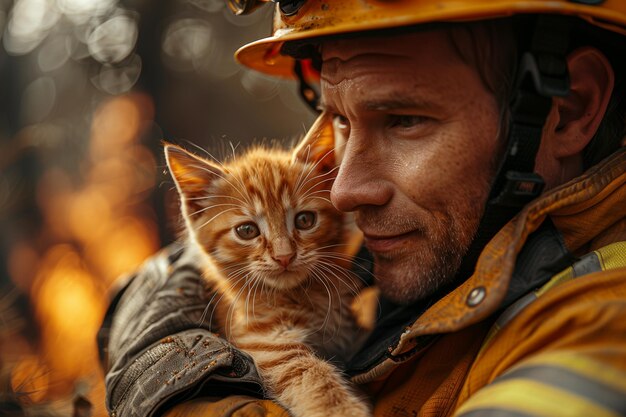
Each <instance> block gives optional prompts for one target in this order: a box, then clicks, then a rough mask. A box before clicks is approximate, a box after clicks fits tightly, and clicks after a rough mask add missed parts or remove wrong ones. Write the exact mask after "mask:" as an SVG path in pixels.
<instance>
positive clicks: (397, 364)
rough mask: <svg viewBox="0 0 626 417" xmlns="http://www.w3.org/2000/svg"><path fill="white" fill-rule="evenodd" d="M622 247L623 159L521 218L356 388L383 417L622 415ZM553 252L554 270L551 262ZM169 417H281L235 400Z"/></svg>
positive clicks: (546, 198) (625, 324) (625, 315)
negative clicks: (369, 399)
mask: <svg viewBox="0 0 626 417" xmlns="http://www.w3.org/2000/svg"><path fill="white" fill-rule="evenodd" d="M546 225H549V226H550V227H547V228H546ZM542 228H546V229H545V235H546V236H549V237H550V238H549V239H547V240H542V239H543V238H542V237H541V233H542V232H541V231H542V230H543V229H542ZM625 241H626V149H624V148H622V149H621V150H620V151H618V152H617V153H615V154H613V155H612V156H611V157H610V158H608V159H607V160H606V161H604V162H603V163H601V164H599V165H596V166H594V167H593V168H591V169H590V170H589V171H588V172H586V173H585V174H584V175H582V176H581V177H579V178H576V179H575V180H573V181H571V182H569V183H567V184H564V185H562V186H560V187H558V188H556V189H553V190H550V191H549V192H548V193H546V194H544V195H543V196H542V197H541V198H539V199H537V200H535V201H534V202H532V203H531V204H530V205H528V206H527V207H525V208H524V209H523V210H522V212H521V213H520V214H519V215H518V216H516V217H515V218H514V219H513V220H512V221H511V222H509V223H508V224H507V225H506V226H505V227H504V228H503V229H502V230H501V231H500V232H498V234H497V235H496V236H495V237H494V238H493V239H492V240H491V242H490V243H489V244H488V245H487V246H486V248H485V249H484V251H483V252H482V254H481V256H480V258H479V260H478V263H477V265H476V269H475V273H474V274H473V275H472V276H471V277H470V278H469V279H468V280H467V281H466V282H464V283H463V284H461V285H460V286H459V287H458V288H457V289H455V290H454V291H453V292H451V293H450V294H448V295H447V296H445V297H443V298H442V299H440V300H439V301H438V302H437V303H435V304H434V305H432V306H431V307H430V308H428V309H427V310H426V311H425V312H424V313H423V314H422V315H421V316H420V317H419V318H418V319H417V320H416V321H415V322H414V323H413V324H412V325H411V326H409V327H407V328H406V329H405V331H404V333H402V335H401V337H400V338H399V340H398V341H397V343H395V344H393V345H392V346H389V349H388V354H387V356H386V358H384V359H383V360H382V361H379V363H377V364H375V365H374V366H373V367H371V368H370V369H368V370H366V371H364V372H361V373H359V374H357V375H355V376H354V377H353V380H354V381H355V382H357V383H359V384H361V385H362V387H363V389H364V390H365V391H366V392H367V393H368V394H369V395H370V397H371V400H372V402H373V404H374V414H375V416H380V417H382V416H449V415H457V416H464V417H470V416H555V415H562V416H594V417H600V416H619V415H626V268H625V267H626V242H625ZM545 242H552V243H548V244H547V246H545V247H544V246H542V245H544V243H545ZM554 242H556V247H557V249H556V252H555V251H554V248H555V246H554V244H555V243H554ZM550 244H552V245H553V246H552V247H550ZM559 248H560V249H559ZM559 250H562V253H561V254H562V255H563V256H562V257H561V259H560V260H558V259H556V258H555V259H550V257H552V256H553V254H554V253H558V251H559ZM563 259H567V260H569V264H570V266H567V267H564V266H563V265H560V264H559V262H562V261H563ZM553 261H554V262H553ZM557 261H559V262H557ZM537 265H538V266H537ZM556 267H559V268H560V269H559V270H554V268H556ZM551 268H552V270H551ZM542 275H543V276H546V277H547V278H546V279H542V280H539V281H538V280H537V279H536V278H537V277H539V276H542ZM166 415H167V416H169V417H174V416H199V415H202V416H217V415H233V416H260V415H268V416H270V415H271V416H275V415H286V413H285V412H284V411H283V410H282V409H280V407H278V406H276V405H275V404H273V403H271V402H270V401H260V400H254V399H252V398H249V397H242V396H233V397H228V398H226V399H221V400H215V399H196V400H193V401H191V402H186V403H183V404H179V405H178V406H176V407H175V408H173V409H172V410H170V411H169V412H168V413H167V414H166Z"/></svg>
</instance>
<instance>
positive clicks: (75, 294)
mask: <svg viewBox="0 0 626 417" xmlns="http://www.w3.org/2000/svg"><path fill="white" fill-rule="evenodd" d="M95 282H96V280H95V278H94V277H93V276H92V275H91V274H90V273H89V272H88V271H87V270H86V268H85V266H84V265H83V262H82V261H81V259H80V257H79V255H78V253H76V252H75V251H74V249H73V248H72V247H71V246H69V245H57V246H54V247H52V248H51V249H50V250H49V251H48V252H47V253H46V255H45V258H44V260H43V262H42V270H41V272H40V273H39V274H38V276H37V278H36V280H35V285H34V286H33V298H34V299H36V300H37V304H36V315H37V317H38V318H39V321H40V323H43V324H44V326H43V329H42V333H43V334H42V338H43V340H42V345H43V346H42V347H43V349H44V351H46V352H50V353H51V354H49V355H46V359H47V361H48V364H49V365H50V367H51V368H52V370H53V371H54V372H55V374H56V373H57V372H61V373H62V375H63V376H64V377H71V378H77V377H79V376H81V375H85V374H86V373H87V371H88V370H89V369H91V368H92V367H93V364H94V362H95V361H96V352H95V351H94V349H93V344H94V335H95V334H96V332H97V329H98V326H99V325H100V321H101V319H102V313H103V312H104V310H105V308H106V307H105V305H104V300H103V297H102V295H101V293H102V290H101V289H99V288H98V287H97V286H96V285H95Z"/></svg>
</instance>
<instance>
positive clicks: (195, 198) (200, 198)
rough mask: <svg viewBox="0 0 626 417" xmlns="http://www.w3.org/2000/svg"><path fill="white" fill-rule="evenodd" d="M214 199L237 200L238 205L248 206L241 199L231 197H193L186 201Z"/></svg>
mask: <svg viewBox="0 0 626 417" xmlns="http://www.w3.org/2000/svg"><path fill="white" fill-rule="evenodd" d="M214 198H229V199H231V200H235V201H237V202H238V203H241V204H243V205H245V204H248V203H247V202H245V201H243V200H242V199H240V198H237V197H233V196H231V195H214V194H213V195H206V196H202V197H191V198H185V200H187V201H196V200H212V199H214Z"/></svg>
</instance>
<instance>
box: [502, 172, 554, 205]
mask: <svg viewBox="0 0 626 417" xmlns="http://www.w3.org/2000/svg"><path fill="white" fill-rule="evenodd" d="M504 178H505V182H504V184H503V186H502V192H501V193H500V195H498V196H497V197H496V198H495V199H494V200H493V201H492V203H493V204H497V205H500V206H506V207H521V206H523V205H525V204H526V203H528V202H529V201H531V200H533V199H535V198H536V197H538V196H539V194H541V192H542V191H543V187H544V186H545V182H544V181H543V178H541V176H540V175H538V174H535V173H534V172H519V171H508V172H507V173H506V174H505V176H504Z"/></svg>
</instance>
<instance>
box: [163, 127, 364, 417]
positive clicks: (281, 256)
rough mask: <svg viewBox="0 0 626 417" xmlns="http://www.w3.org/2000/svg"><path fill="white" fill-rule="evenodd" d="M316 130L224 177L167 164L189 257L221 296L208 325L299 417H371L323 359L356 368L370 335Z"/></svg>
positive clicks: (327, 157)
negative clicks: (357, 305)
mask: <svg viewBox="0 0 626 417" xmlns="http://www.w3.org/2000/svg"><path fill="white" fill-rule="evenodd" d="M319 127H320V123H319V122H318V124H317V125H316V126H314V127H313V128H312V129H311V132H317V133H310V134H309V136H307V138H305V139H304V141H303V143H302V144H301V145H300V146H299V147H298V149H296V150H295V152H294V153H293V154H290V153H288V152H286V151H281V150H276V149H273V150H268V149H264V148H255V149H253V150H251V151H249V152H247V153H246V154H245V155H244V156H242V157H240V158H238V159H236V160H234V161H231V162H230V163H227V164H224V165H221V164H217V163H213V162H210V161H207V160H205V159H202V158H199V157H197V156H194V155H192V154H190V153H188V152H186V151H185V150H183V149H181V148H179V147H176V146H173V145H167V146H166V147H165V154H166V158H167V163H168V166H169V168H170V171H171V173H172V176H173V177H174V180H175V182H176V186H177V188H178V191H179V193H180V197H181V209H182V213H183V218H184V220H185V224H186V231H187V235H188V245H187V246H188V247H190V249H191V250H193V251H195V253H197V259H198V262H199V263H201V265H202V267H203V271H204V277H205V279H206V280H207V281H208V282H209V283H210V284H211V285H212V286H213V287H214V288H216V290H217V297H214V298H215V299H214V300H213V301H214V302H213V303H212V305H211V306H210V308H213V309H214V314H213V313H212V315H213V318H212V319H213V321H212V322H213V323H217V324H218V325H219V326H220V331H221V332H223V335H224V336H225V337H226V339H228V340H229V341H230V342H231V343H233V344H234V345H236V346H237V347H239V348H241V349H242V350H245V351H246V352H248V353H249V354H250V355H251V356H252V357H253V359H254V361H255V363H256V365H257V368H258V370H259V373H260V375H261V377H262V378H263V380H264V385H265V387H266V390H267V393H268V395H270V396H271V397H273V398H274V399H275V400H276V401H278V402H279V403H281V404H282V405H283V406H285V407H286V408H287V409H288V410H289V411H290V412H291V413H292V414H293V416H294V417H318V416H319V417H326V416H338V417H339V416H354V417H361V416H363V417H365V416H369V415H371V413H370V411H369V406H368V405H367V404H366V402H365V401H364V400H363V399H361V398H359V397H358V396H357V395H356V394H355V392H354V390H353V389H352V387H351V386H350V384H349V383H348V382H347V381H346V380H345V379H344V378H343V376H342V374H341V372H340V371H339V370H338V369H337V368H336V367H335V366H334V365H331V364H330V363H329V362H327V361H326V360H324V359H321V357H324V358H329V359H331V358H332V359H340V360H341V359H347V358H349V356H350V354H351V353H354V349H355V344H356V343H357V340H362V338H363V333H364V332H363V331H361V329H359V328H358V326H357V325H356V323H355V320H354V318H353V317H352V314H351V310H350V304H351V302H352V301H353V298H354V295H355V293H356V292H357V291H358V290H359V289H360V288H361V285H360V283H359V280H358V279H357V278H356V277H355V276H354V275H353V274H351V273H350V272H349V269H348V267H349V265H350V259H349V257H348V256H347V254H346V249H347V245H346V244H347V230H346V227H345V220H344V215H343V214H341V213H340V212H338V211H336V210H335V209H334V208H333V206H332V205H331V203H330V200H329V195H330V187H331V185H332V181H333V179H334V165H335V163H334V162H335V161H334V154H333V151H332V147H329V144H330V143H331V141H330V140H329V138H328V137H324V135H322V134H321V133H320V132H321V130H320V129H319ZM215 300H218V301H215Z"/></svg>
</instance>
